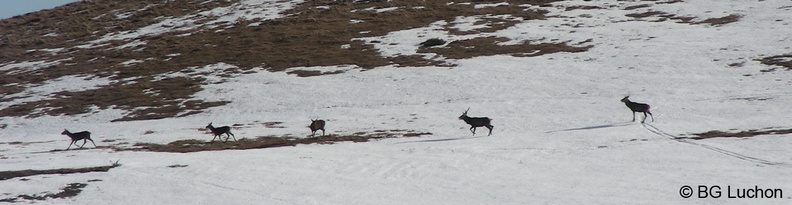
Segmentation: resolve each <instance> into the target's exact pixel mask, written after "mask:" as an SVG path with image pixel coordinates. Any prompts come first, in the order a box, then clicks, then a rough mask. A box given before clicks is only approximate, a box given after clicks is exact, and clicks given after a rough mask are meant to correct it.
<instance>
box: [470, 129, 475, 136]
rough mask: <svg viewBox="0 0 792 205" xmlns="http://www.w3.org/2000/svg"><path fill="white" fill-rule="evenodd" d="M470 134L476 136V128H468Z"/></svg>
mask: <svg viewBox="0 0 792 205" xmlns="http://www.w3.org/2000/svg"><path fill="white" fill-rule="evenodd" d="M470 132H472V133H473V136H475V135H476V127H470Z"/></svg>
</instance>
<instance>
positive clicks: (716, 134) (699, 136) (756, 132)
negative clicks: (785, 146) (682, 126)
mask: <svg viewBox="0 0 792 205" xmlns="http://www.w3.org/2000/svg"><path fill="white" fill-rule="evenodd" d="M785 134H792V128H787V129H773V128H764V129H752V130H745V131H739V132H724V131H718V130H713V131H709V132H704V133H694V134H692V135H696V137H680V138H679V139H694V140H703V139H711V138H721V137H727V138H731V137H736V138H746V137H755V136H760V135H785Z"/></svg>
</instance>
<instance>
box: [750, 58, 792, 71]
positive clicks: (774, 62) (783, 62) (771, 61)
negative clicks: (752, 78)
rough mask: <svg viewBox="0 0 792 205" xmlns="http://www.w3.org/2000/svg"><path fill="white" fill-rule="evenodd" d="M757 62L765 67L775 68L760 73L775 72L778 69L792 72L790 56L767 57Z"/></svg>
mask: <svg viewBox="0 0 792 205" xmlns="http://www.w3.org/2000/svg"><path fill="white" fill-rule="evenodd" d="M757 60H758V61H759V62H761V63H762V64H765V65H769V66H777V67H773V68H769V69H765V70H762V72H772V71H776V70H777V69H778V68H783V69H784V70H792V54H785V55H776V56H769V57H764V58H760V59H757Z"/></svg>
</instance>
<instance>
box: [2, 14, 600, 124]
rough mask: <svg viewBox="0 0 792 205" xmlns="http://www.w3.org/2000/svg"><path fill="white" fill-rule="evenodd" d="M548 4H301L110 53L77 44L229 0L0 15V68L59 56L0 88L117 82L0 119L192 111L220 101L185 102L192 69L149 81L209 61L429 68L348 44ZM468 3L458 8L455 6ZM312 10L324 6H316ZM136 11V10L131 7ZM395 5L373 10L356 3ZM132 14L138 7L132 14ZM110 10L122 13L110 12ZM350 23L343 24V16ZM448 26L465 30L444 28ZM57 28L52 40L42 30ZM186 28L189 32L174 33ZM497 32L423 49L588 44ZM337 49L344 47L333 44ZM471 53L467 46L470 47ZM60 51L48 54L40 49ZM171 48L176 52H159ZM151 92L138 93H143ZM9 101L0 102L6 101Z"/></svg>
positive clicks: (13, 73)
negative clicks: (508, 37)
mask: <svg viewBox="0 0 792 205" xmlns="http://www.w3.org/2000/svg"><path fill="white" fill-rule="evenodd" d="M553 1H554V0H522V1H510V4H509V5H508V6H498V7H488V8H482V9H474V6H475V5H476V4H477V3H488V4H490V3H496V2H500V1H454V2H455V3H453V4H448V3H449V2H450V1H423V0H404V1H364V2H354V3H353V2H349V1H329V0H319V1H309V2H306V3H304V4H302V5H299V6H298V7H296V8H294V9H293V10H292V11H289V13H291V14H293V15H291V16H289V17H286V18H281V19H276V20H269V21H263V22H260V25H259V26H247V25H248V24H250V23H253V22H257V20H255V19H254V20H251V21H243V22H239V23H237V24H236V25H235V26H234V27H231V28H222V31H220V30H217V29H215V30H211V29H205V30H200V31H198V30H190V31H181V32H172V33H165V34H162V35H159V36H143V37H140V38H139V39H138V40H141V41H144V42H146V45H145V46H138V47H131V48H125V49H115V48H114V47H117V46H119V45H123V44H126V43H128V41H111V42H108V45H103V46H99V47H96V48H77V47H75V46H77V45H82V44H84V42H87V41H91V40H96V39H98V38H100V37H102V36H104V35H106V34H110V33H115V32H122V31H128V30H136V29H138V28H140V27H143V26H146V25H150V24H152V23H156V22H158V21H159V19H157V18H158V17H161V16H173V17H177V16H184V15H188V14H196V13H198V12H202V11H206V10H209V9H212V8H215V7H217V6H227V5H229V4H231V3H233V2H234V1H205V0H178V1H164V2H163V1H159V0H142V1H111V0H94V1H79V2H76V3H72V4H69V5H66V6H62V7H59V8H57V9H52V10H45V11H41V12H36V13H32V14H27V15H22V16H16V17H13V18H10V19H5V20H2V21H0V64H5V63H12V62H17V63H18V62H25V61H31V62H32V61H54V60H62V63H61V64H57V65H52V66H49V67H46V68H41V69H37V70H23V69H10V70H6V71H2V72H0V93H2V94H4V95H8V94H14V93H19V92H22V91H23V90H24V87H26V86H31V85H37V84H41V83H43V82H45V81H47V80H51V79H55V78H58V77H62V76H73V75H85V76H100V77H110V79H112V80H116V81H117V82H115V83H112V84H111V85H108V86H103V87H100V88H98V89H95V90H87V91H78V92H61V93H56V94H55V95H54V96H52V97H51V98H50V99H45V100H39V101H34V102H26V103H19V104H15V105H12V106H10V107H8V108H5V109H2V110H0V116H26V117H38V116H42V115H75V114H84V113H89V112H91V110H90V108H91V107H93V106H96V107H98V108H99V109H108V108H111V107H112V108H116V109H122V110H127V111H129V113H128V114H126V115H125V116H123V117H121V118H119V119H115V120H113V121H128V120H147V119H161V118H169V117H182V116H187V115H192V114H196V113H200V112H202V111H203V110H204V109H206V108H208V107H214V106H221V105H225V104H227V103H229V102H225V101H219V102H203V101H197V100H191V99H190V98H191V97H192V95H193V94H195V93H196V92H198V91H200V90H201V89H202V88H201V87H200V85H202V84H205V83H206V82H205V79H204V78H202V77H201V75H191V76H189V77H173V78H167V79H164V80H157V81H155V80H153V79H154V77H155V76H161V75H162V74H165V73H172V72H180V71H182V70H185V69H187V68H189V67H194V66H198V67H200V66H205V65H208V64H214V63H217V62H224V63H227V64H231V65H235V66H238V67H239V68H238V69H228V70H224V71H220V72H221V73H220V76H230V75H232V74H240V73H250V72H255V71H253V70H252V69H253V68H257V67H261V68H264V69H265V70H268V71H271V72H281V71H285V70H286V69H288V68H292V67H297V66H333V65H355V66H357V67H359V68H362V69H371V68H375V67H379V66H384V65H391V64H395V65H400V66H431V65H447V63H446V62H442V61H434V60H429V59H424V58H423V57H422V56H398V57H390V58H389V57H382V56H380V55H379V53H378V52H377V51H376V50H375V49H373V47H372V46H371V45H367V44H364V42H362V41H356V40H352V39H354V38H360V37H371V36H380V35H384V34H387V33H388V32H391V31H396V30H403V29H409V28H416V27H424V26H427V25H429V24H430V23H432V22H436V21H440V20H445V21H452V20H453V19H454V18H456V17H457V16H483V15H501V14H509V15H511V16H513V17H514V18H513V19H501V18H484V19H482V20H481V21H480V22H477V24H482V25H487V27H486V28H483V29H478V30H475V31H470V32H475V33H487V32H494V31H497V30H501V29H505V28H508V27H511V26H513V25H514V24H515V23H517V20H516V18H523V19H542V18H544V14H545V13H546V12H545V11H542V10H526V9H525V8H524V7H520V5H521V4H533V5H545V4H547V3H549V2H553ZM466 2H467V3H470V4H462V3H466ZM318 6H324V8H322V7H318ZM144 7H146V8H147V9H146V10H141V9H142V8H144ZM387 7H398V8H399V9H397V10H394V11H389V12H381V13H377V12H374V11H370V10H365V9H366V8H387ZM139 10H140V11H139ZM116 14H125V15H128V17H127V18H121V19H118V18H116ZM352 19H355V20H359V21H360V23H354V24H351V23H350V20H352ZM447 29H448V30H449V32H452V33H455V34H462V33H466V32H462V31H455V30H454V29H451V28H447ZM52 33H54V34H57V35H55V36H53V35H49V36H47V35H46V34H52ZM185 33H190V34H191V35H187V36H179V35H180V34H185ZM498 41H502V39H497V38H486V37H485V38H479V39H471V40H468V41H462V42H455V43H453V45H450V47H448V48H431V49H423V50H422V52H439V54H441V55H447V56H446V57H448V58H450V59H458V58H470V57H475V56H482V55H498V54H507V55H514V56H534V55H541V54H546V53H552V52H580V51H584V50H586V49H587V48H588V47H575V46H571V45H567V44H565V43H559V44H532V43H530V42H525V43H523V44H521V45H515V46H497V45H495V43H496V42H498ZM342 45H348V46H347V48H342ZM471 46H472V47H476V49H469V48H470V47H471ZM52 48H63V50H62V51H60V52H59V53H56V54H55V55H53V54H52V53H50V52H45V51H41V50H40V49H52ZM174 53H179V54H181V55H179V56H168V55H169V54H174ZM130 59H138V60H144V59H145V60H144V62H142V63H138V64H133V65H129V66H122V65H120V63H121V62H124V61H127V60H130ZM340 72H342V71H329V72H322V71H300V70H295V71H290V72H289V73H290V74H295V75H297V76H300V77H310V76H317V75H327V74H338V73H340ZM147 90H148V91H153V93H156V94H152V92H144V91H147ZM10 100H13V99H11V98H6V97H3V98H0V101H5V102H8V101H10Z"/></svg>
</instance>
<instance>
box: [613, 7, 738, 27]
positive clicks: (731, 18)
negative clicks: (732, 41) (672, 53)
mask: <svg viewBox="0 0 792 205" xmlns="http://www.w3.org/2000/svg"><path fill="white" fill-rule="evenodd" d="M625 16H627V17H633V18H636V19H639V20H645V19H646V18H650V17H652V18H655V19H654V20H652V21H656V22H662V21H668V20H671V21H675V22H677V23H686V24H708V25H711V26H721V25H725V24H729V23H734V22H737V21H739V20H740V19H741V18H742V15H738V14H730V15H727V16H724V17H719V18H708V19H704V20H700V21H694V20H695V19H696V18H697V17H693V16H677V15H676V14H670V13H666V12H662V11H654V10H649V11H646V12H640V13H631V14H627V15H625Z"/></svg>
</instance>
